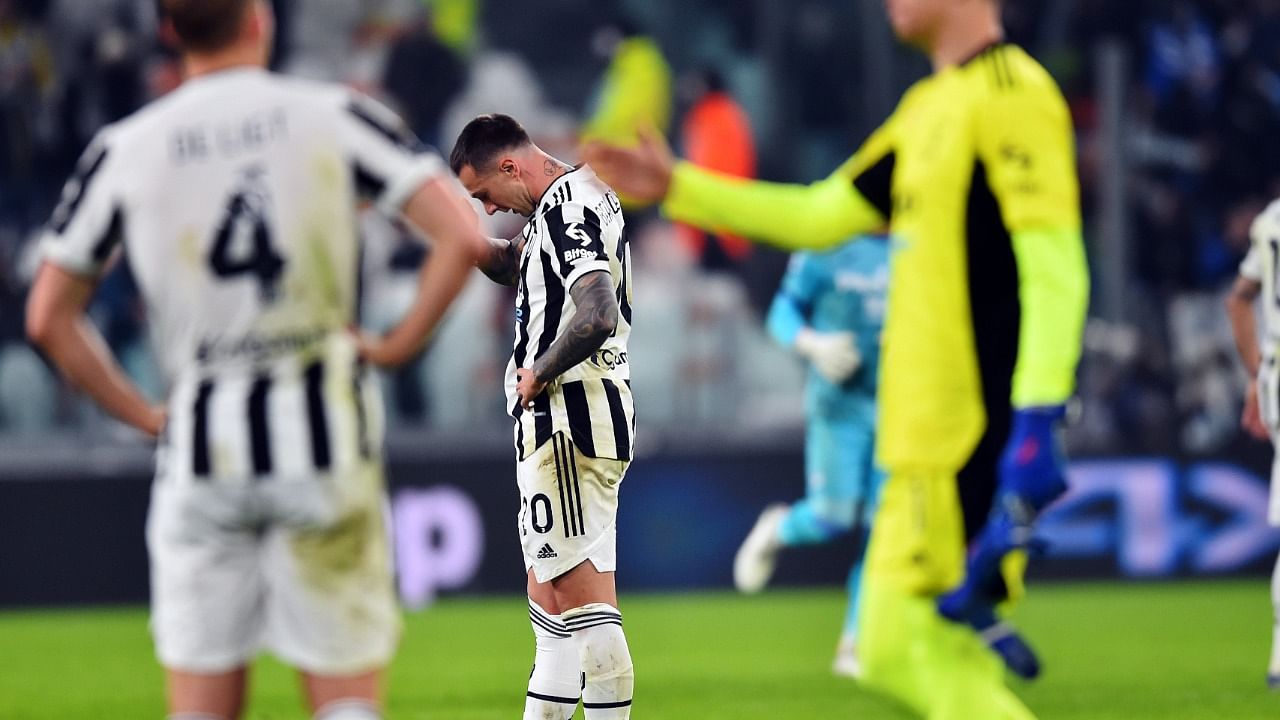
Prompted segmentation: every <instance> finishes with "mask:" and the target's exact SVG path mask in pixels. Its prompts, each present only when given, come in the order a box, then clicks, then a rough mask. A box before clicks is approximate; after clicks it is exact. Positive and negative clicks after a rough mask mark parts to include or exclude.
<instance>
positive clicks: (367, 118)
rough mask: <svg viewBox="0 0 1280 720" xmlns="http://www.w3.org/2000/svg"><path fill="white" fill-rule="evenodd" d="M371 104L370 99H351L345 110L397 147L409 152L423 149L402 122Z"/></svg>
mask: <svg viewBox="0 0 1280 720" xmlns="http://www.w3.org/2000/svg"><path fill="white" fill-rule="evenodd" d="M372 104H373V103H372V101H370V100H364V99H362V100H352V101H351V103H349V104H348V105H347V112H349V113H351V115H352V116H354V117H355V118H356V119H357V120H359V121H360V122H361V123H363V124H364V125H365V126H366V127H368V128H369V129H371V130H373V131H374V132H375V133H377V134H378V135H381V136H382V137H384V138H386V139H387V140H389V141H391V142H392V143H394V144H395V145H396V146H398V147H401V148H403V149H405V150H409V151H411V152H420V151H421V150H422V149H423V147H422V143H421V142H420V141H419V140H418V138H417V137H416V136H415V135H414V134H413V132H412V131H410V130H409V128H408V127H406V126H405V125H404V123H403V122H401V121H399V119H398V118H396V117H395V116H394V115H391V114H390V113H389V112H387V111H385V110H382V109H374V108H373V107H372ZM379 116H382V117H379Z"/></svg>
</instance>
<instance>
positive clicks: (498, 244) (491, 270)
mask: <svg viewBox="0 0 1280 720" xmlns="http://www.w3.org/2000/svg"><path fill="white" fill-rule="evenodd" d="M524 242H525V240H524V235H520V236H518V237H517V238H516V239H515V240H503V239H502V238H489V247H488V249H487V250H486V251H485V252H484V253H483V254H482V255H481V256H480V260H479V261H477V262H476V267H478V268H480V272H482V273H484V274H485V275H487V276H488V277H489V279H490V280H492V281H494V282H496V283H498V284H499V285H508V286H510V287H515V286H516V285H519V284H520V255H521V254H522V253H523V252H524Z"/></svg>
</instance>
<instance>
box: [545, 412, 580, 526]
mask: <svg viewBox="0 0 1280 720" xmlns="http://www.w3.org/2000/svg"><path fill="white" fill-rule="evenodd" d="M552 443H553V444H552V450H553V452H554V454H555V462H556V485H558V486H559V489H560V517H561V518H562V519H563V522H562V523H561V524H562V525H563V526H564V536H565V537H566V538H571V537H579V536H581V535H586V534H587V529H586V523H585V521H584V515H583V512H582V486H581V484H580V482H579V479H578V463H577V456H576V454H575V453H574V450H573V444H572V443H570V442H569V440H568V438H566V437H565V436H564V433H557V434H556V436H555V437H554V438H552Z"/></svg>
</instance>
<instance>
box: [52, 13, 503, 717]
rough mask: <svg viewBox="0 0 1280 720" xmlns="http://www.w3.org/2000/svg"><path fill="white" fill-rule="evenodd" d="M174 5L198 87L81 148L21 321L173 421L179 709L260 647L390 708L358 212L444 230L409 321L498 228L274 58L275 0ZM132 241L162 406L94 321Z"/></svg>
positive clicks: (165, 472)
mask: <svg viewBox="0 0 1280 720" xmlns="http://www.w3.org/2000/svg"><path fill="white" fill-rule="evenodd" d="M161 7H162V10H163V11H164V12H165V16H166V20H165V22H166V23H167V24H168V26H169V28H168V29H169V30H170V31H171V32H172V34H173V35H174V36H176V38H177V40H178V42H179V43H180V46H181V50H182V53H183V60H184V63H185V68H186V76H187V79H186V82H185V83H184V84H183V85H182V86H181V87H180V88H179V89H177V90H176V91H174V92H173V93H171V94H170V95H168V96H167V97H165V98H162V99H160V100H158V101H156V102H154V103H152V104H151V105H149V106H148V107H146V108H144V109H143V110H141V111H139V112H138V113H136V114H134V115H132V116H131V117H128V118H126V119H124V120H122V121H120V122H118V123H116V124H114V125H110V126H108V127H106V128H104V129H103V130H102V131H101V132H100V133H99V134H98V136H97V137H96V138H95V139H94V140H93V142H92V143H91V144H90V146H89V148H88V149H87V150H86V152H85V154H84V157H83V158H82V159H81V161H80V163H79V166H78V167H77V169H76V171H75V174H74V175H73V177H72V178H71V179H70V181H69V182H68V183H67V186H66V190H65V192H64V195H63V199H62V203H61V205H60V206H59V207H58V209H57V210H56V211H55V213H54V215H53V218H52V220H51V221H50V224H49V229H48V232H47V234H46V236H45V237H44V239H43V241H42V244H41V248H42V252H43V256H44V264H43V266H42V267H41V269H40V271H39V274H38V276H37V278H36V282H35V285H34V287H33V288H32V290H31V296H30V300H29V304H28V307H27V331H28V333H29V335H30V337H31V339H32V340H33V341H34V342H35V344H37V345H38V346H39V347H40V348H42V349H43V350H44V352H45V353H46V354H47V356H48V357H49V358H50V359H51V360H52V361H53V363H54V364H55V365H57V366H58V368H59V369H60V370H61V371H62V374H63V375H64V376H65V377H66V378H67V379H68V380H69V381H70V382H71V383H72V384H73V385H75V386H76V387H77V388H79V389H80V390H81V391H83V392H85V393H87V394H88V395H90V396H91V397H92V398H93V399H94V400H95V401H96V402H97V403H98V404H99V405H100V406H102V408H103V409H104V410H106V411H107V412H109V413H110V414H112V415H113V416H115V417H117V418H119V419H120V420H122V421H124V422H125V423H128V424H129V425H132V426H134V427H136V428H138V429H139V430H141V431H142V432H143V433H145V434H147V435H149V436H152V437H158V438H159V449H158V451H157V463H156V478H155V483H154V485H153V489H152V500H151V507H150V511H149V516H148V520H147V548H148V551H149V555H150V560H151V592H152V618H151V627H152V630H153V634H154V637H155V645H156V652H157V655H158V656H159V659H160V662H161V663H162V664H163V666H164V668H165V671H166V684H167V690H168V707H169V713H170V714H169V717H170V718H171V719H172V720H196V719H199V720H232V719H233V718H237V717H239V716H240V714H241V712H242V706H243V701H244V693H245V687H246V678H247V666H248V663H249V662H250V661H251V660H252V659H253V657H254V656H255V655H256V654H257V653H258V651H259V650H260V649H268V650H270V651H272V652H273V653H274V654H276V655H277V656H278V657H280V658H281V659H282V660H284V661H285V662H287V663H288V664H290V665H292V666H294V667H295V668H297V669H298V670H299V671H300V673H301V676H302V680H303V683H302V684H303V688H304V692H305V694H306V700H307V703H308V705H309V706H310V708H311V710H312V711H313V712H314V713H315V717H316V718H323V720H376V719H377V718H380V717H381V716H382V715H381V709H380V706H381V678H382V670H383V668H384V667H386V665H387V664H388V662H390V660H391V658H392V656H393V654H394V652H395V648H396V645H397V642H398V638H399V633H400V619H399V611H398V609H397V607H396V602H395V596H394V592H393V583H392V565H391V555H390V551H389V549H388V546H387V538H386V529H385V526H384V523H383V507H384V505H385V490H384V487H383V479H382V463H381V452H380V445H381V432H382V428H381V424H382V422H381V402H380V399H379V391H378V385H377V383H376V382H374V379H373V378H372V377H370V376H369V374H368V372H367V371H366V369H365V363H364V361H362V360H361V358H360V357H358V348H357V342H356V340H355V339H354V337H353V336H352V335H351V333H350V332H349V331H348V327H349V326H350V325H352V324H353V323H354V322H356V317H355V308H356V300H357V298H356V293H357V288H358V286H359V284H358V278H357V276H356V275H357V268H358V267H359V263H358V262H357V256H358V252H359V242H358V237H357V234H356V216H357V208H358V205H359V204H360V203H361V202H363V201H365V200H369V201H373V202H374V203H376V205H377V207H378V208H379V209H380V210H381V211H383V212H385V213H388V214H391V215H397V216H402V217H404V218H405V219H406V220H407V221H408V222H409V224H410V225H412V226H413V227H415V228H417V229H418V230H420V231H422V232H425V233H426V234H428V235H429V236H430V237H432V238H434V240H435V250H434V252H433V253H432V255H431V258H430V260H429V261H428V264H427V265H426V267H425V268H424V270H423V272H422V274H421V286H422V287H421V293H422V296H423V301H422V302H421V303H420V304H419V306H418V307H417V308H416V309H415V312H416V315H415V316H414V317H413V318H411V320H412V321H414V322H413V324H412V327H413V328H414V329H415V330H417V329H421V328H422V327H424V326H425V327H430V326H432V325H434V324H435V322H436V321H437V320H438V319H439V318H440V317H441V315H442V314H443V312H444V311H445V309H446V308H447V306H448V305H449V303H450V302H451V300H452V299H453V297H454V296H455V295H456V294H457V292H458V291H459V290H460V289H461V286H462V284H463V283H464V282H465V278H466V276H467V274H468V272H469V269H470V267H471V265H472V264H473V262H474V260H475V258H476V257H477V255H478V253H479V252H480V251H481V250H482V248H483V246H484V244H485V240H484V238H483V237H481V236H480V235H479V233H478V230H477V226H476V217H475V214H474V212H472V211H471V209H470V208H469V207H468V206H467V203H466V200H465V198H463V197H462V196H461V194H460V193H459V192H458V191H457V190H456V189H455V188H454V187H453V185H452V184H453V183H454V182H455V181H454V180H453V179H452V178H451V177H450V176H449V172H448V169H447V168H446V167H445V166H444V164H443V162H442V161H441V160H440V158H439V157H437V156H435V155H432V154H430V153H424V152H422V151H421V150H420V148H419V145H418V144H417V142H416V140H415V139H414V138H413V136H412V135H411V134H410V133H409V132H408V131H407V129H406V128H405V126H404V124H403V123H402V122H401V121H400V120H399V118H397V117H396V116H395V115H394V114H392V113H390V112H389V111H387V110H386V109H384V108H382V107H381V106H378V105H376V104H374V103H372V102H371V101H369V100H368V99H366V98H364V97H362V96H359V95H357V94H354V93H352V92H349V91H348V90H346V89H344V88H341V87H339V86H336V85H335V86H329V85H319V84H313V83H309V82H300V81H295V80H290V79H287V78H284V77H280V76H277V75H274V74H272V73H270V72H268V71H267V70H266V69H265V66H266V61H267V56H268V53H269V50H270V44H271V37H272V26H273V18H272V16H271V11H270V8H269V6H268V4H267V3H266V2H264V1H262V0H163V2H162V4H161ZM122 248H123V251H124V252H127V253H128V256H129V260H130V265H131V267H132V270H133V273H134V275H135V277H136V278H137V282H138V286H139V288H140V290H141V293H142V297H143V298H144V300H145V302H146V307H147V315H148V319H149V321H150V324H151V332H152V338H153V340H154V346H155V347H156V348H157V350H158V352H159V354H160V359H161V364H162V366H163V369H164V371H165V375H166V379H167V384H168V392H167V399H166V402H165V404H164V405H163V406H155V405H152V404H151V403H150V402H149V401H148V400H147V399H146V398H145V397H144V396H143V395H142V393H141V392H140V391H139V390H138V388H137V387H135V386H134V384H133V383H132V382H131V381H130V380H129V378H128V377H127V376H126V375H125V374H124V373H123V372H122V371H121V369H120V367H119V365H118V364H117V363H116V361H115V359H114V358H113V357H111V355H110V352H109V351H108V350H107V349H106V346H105V344H104V343H103V341H102V338H101V336H100V335H99V334H98V332H97V330H96V329H95V328H94V326H93V325H92V324H91V323H89V322H87V320H86V317H85V309H86V306H87V304H88V302H89V300H90V299H91V297H92V295H93V292H94V288H95V286H96V283H97V281H98V279H99V278H100V277H101V275H102V273H103V272H104V270H105V269H106V268H107V267H108V266H109V264H110V262H111V260H112V258H113V257H115V256H117V255H118V254H119V251H120V250H121V249H122ZM404 337H405V333H404V332H403V330H396V331H393V333H392V335H391V339H390V341H389V342H399V343H401V344H403V338H404Z"/></svg>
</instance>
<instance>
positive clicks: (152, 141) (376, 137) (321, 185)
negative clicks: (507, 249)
mask: <svg viewBox="0 0 1280 720" xmlns="http://www.w3.org/2000/svg"><path fill="white" fill-rule="evenodd" d="M442 168H443V165H442V163H441V162H440V160H439V159H438V158H437V157H435V156H434V155H431V154H424V153H421V152H420V151H419V149H418V145H417V143H416V140H414V138H413V137H412V134H411V133H409V132H408V131H407V130H406V129H405V128H404V126H403V123H401V122H400V121H399V119H398V118H397V117H396V116H395V115H394V114H392V113H390V112H389V111H387V110H386V109H385V108H382V107H381V106H379V105H377V104H375V103H373V102H371V101H369V100H368V99H366V98H363V97H361V96H358V95H356V94H354V93H352V92H350V91H348V90H346V89H344V88H341V87H339V86H329V85H320V84H315V83H310V82H303V81H298V80H293V79H288V78H285V77H282V76H278V75H274V74H271V73H268V72H267V71H265V70H260V69H234V70H227V71H222V72H218V73H214V74H211V75H207V76H200V77H197V78H195V79H193V80H191V81H189V82H187V83H186V84H185V85H183V86H182V87H181V88H179V89H178V90H176V91H175V92H173V93H171V94H170V95H168V96H167V97H165V98H163V99H161V100H159V101H157V102H155V103H153V104H151V105H150V106H148V107H147V108H144V109H143V110H141V111H140V112H138V113H137V114H135V115H133V116H131V117H129V118H127V119H125V120H123V121H121V122H119V123H117V124H115V125H112V126H109V127H107V128H105V129H104V130H103V131H102V132H101V133H99V135H98V137H96V138H95V139H94V141H93V142H92V143H91V145H90V146H89V148H88V149H87V150H86V152H85V154H84V156H83V158H82V159H81V161H80V164H79V165H78V167H77V169H76V173H75V175H74V176H73V177H72V178H71V180H70V181H69V182H68V183H67V187H66V190H65V191H64V194H63V200H62V203H61V204H60V206H59V208H58V209H57V211H56V212H55V213H54V216H53V218H52V221H51V223H50V228H49V230H48V233H47V235H46V237H45V239H44V240H43V252H44V255H45V257H46V259H48V260H49V261H51V262H53V263H55V264H57V265H59V266H61V267H62V268H64V269H66V270H68V271H71V272H74V273H77V274H82V275H96V274H98V273H99V272H101V270H102V268H103V265H104V263H105V262H106V261H107V260H108V258H109V257H110V256H111V255H112V253H113V251H114V250H115V249H116V248H117V247H118V246H120V245H121V244H123V247H124V251H125V253H126V254H127V256H128V259H129V263H130V267H131V269H132V271H133V274H134V276H135V277H136V279H137V282H138V286H139V287H140V289H141V292H142V295H143V297H144V299H145V301H146V305H147V311H148V317H149V320H150V323H151V327H152V342H153V345H154V347H155V349H156V352H157V353H158V354H159V356H160V360H161V365H162V367H163V369H164V371H165V373H166V375H167V377H168V380H169V384H170V408H171V410H170V428H169V430H170V431H171V435H176V436H175V437H173V438H172V441H173V443H174V444H175V445H176V446H180V447H181V448H182V449H183V450H184V452H183V455H184V456H189V458H190V460H191V463H190V464H191V466H192V469H193V471H194V472H195V474H196V475H200V474H202V473H210V472H212V473H213V474H217V475H222V474H232V475H264V474H275V473H277V472H280V471H281V469H282V467H283V466H290V465H296V466H297V467H295V468H292V469H294V470H297V471H299V472H301V471H303V470H305V465H306V464H307V462H313V463H314V464H315V465H316V466H320V467H321V468H322V469H325V468H328V467H330V465H331V464H334V463H335V462H336V460H335V459H334V456H335V455H341V454H343V453H340V452H339V451H338V449H336V448H330V447H329V439H330V438H329V436H330V435H331V434H332V433H335V432H337V431H338V428H339V426H343V425H344V424H350V422H348V421H347V420H346V419H345V418H344V417H340V418H335V417H332V416H333V415H334V414H340V413H336V411H331V407H346V408H353V410H352V412H347V413H345V415H352V416H354V414H355V412H354V410H355V409H358V410H360V413H359V414H363V412H364V408H363V404H361V403H352V402H351V400H352V398H353V392H355V394H361V393H359V392H357V391H355V390H354V388H353V380H355V379H356V378H357V377H358V375H359V371H358V369H357V367H356V360H355V352H354V343H353V342H352V340H351V339H350V338H349V337H348V335H347V333H346V328H347V327H348V326H350V325H351V324H352V323H353V322H354V321H355V310H356V298H357V288H358V272H359V263H358V262H357V259H358V254H359V247H358V241H357V231H356V215H357V204H358V203H359V202H360V201H361V199H362V198H363V199H370V200H374V201H376V202H377V204H378V205H379V207H380V208H381V209H382V210H384V211H386V212H388V213H394V212H397V211H398V210H399V209H400V208H401V206H402V205H403V204H404V202H405V201H406V200H407V199H408V197H409V196H410V195H411V194H412V193H413V192H414V191H416V190H417V188H418V187H420V186H421V184H422V183H423V182H425V181H426V180H428V179H429V178H430V177H432V176H433V175H435V174H437V173H439V172H441V171H442ZM335 393H337V394H335ZM339 396H341V397H339ZM268 418H271V421H270V422H268ZM246 421H247V422H246ZM234 425H238V426H239V427H238V428H236V427H233V426H234ZM246 425H247V426H248V427H247V432H246V431H245V427H246ZM224 426H225V427H224ZM308 435H310V439H309V440H308V439H307V437H306V436H308ZM275 441H278V442H275ZM280 443H284V444H287V445H298V446H301V447H306V446H308V445H309V446H311V451H310V452H309V453H307V452H303V453H301V454H302V455H310V456H311V457H310V458H304V460H305V461H306V462H304V461H303V460H299V461H298V462H296V463H295V462H293V461H291V460H286V459H284V457H283V455H284V453H283V451H281V450H280ZM340 444H341V445H343V446H351V445H352V443H351V442H344V443H340ZM321 445H323V446H324V447H320V446H321ZM339 459H341V458H339Z"/></svg>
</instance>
